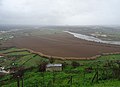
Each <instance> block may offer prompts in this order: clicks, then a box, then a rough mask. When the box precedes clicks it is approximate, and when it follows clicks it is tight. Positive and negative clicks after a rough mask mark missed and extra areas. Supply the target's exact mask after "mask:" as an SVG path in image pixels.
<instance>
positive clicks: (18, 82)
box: [17, 76, 20, 87]
mask: <svg viewBox="0 0 120 87" xmlns="http://www.w3.org/2000/svg"><path fill="white" fill-rule="evenodd" d="M17 87H20V77H19V76H17Z"/></svg>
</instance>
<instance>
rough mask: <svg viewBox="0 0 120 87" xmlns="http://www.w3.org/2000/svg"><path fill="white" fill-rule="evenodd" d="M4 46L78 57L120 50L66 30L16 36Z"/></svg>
mask: <svg viewBox="0 0 120 87" xmlns="http://www.w3.org/2000/svg"><path fill="white" fill-rule="evenodd" d="M3 46H16V47H18V48H27V49H31V50H33V51H36V52H40V53H43V54H45V55H49V56H58V57H76V58H81V57H92V56H95V55H100V54H102V53H113V52H120V46H117V45H110V44H102V43H96V42H90V41H86V40H82V39H78V38H76V37H74V36H73V35H70V34H68V33H65V32H62V33H55V34H48V35H39V36H24V37H16V38H13V39H11V40H9V41H6V42H4V43H3Z"/></svg>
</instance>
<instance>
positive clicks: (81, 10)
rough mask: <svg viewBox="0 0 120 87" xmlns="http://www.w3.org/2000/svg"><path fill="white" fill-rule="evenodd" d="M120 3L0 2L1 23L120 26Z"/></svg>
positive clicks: (117, 0) (98, 0)
mask: <svg viewBox="0 0 120 87" xmlns="http://www.w3.org/2000/svg"><path fill="white" fill-rule="evenodd" d="M119 3H120V0H0V23H1V24H4V23H7V24H11V23H12V24H14V23H17V24H42V25H54V24H55V25H57V24H61V25H64V24H68V25H84V24H86V25H89V24H120V20H119V19H120V16H119V15H120V12H119V8H120V5H119Z"/></svg>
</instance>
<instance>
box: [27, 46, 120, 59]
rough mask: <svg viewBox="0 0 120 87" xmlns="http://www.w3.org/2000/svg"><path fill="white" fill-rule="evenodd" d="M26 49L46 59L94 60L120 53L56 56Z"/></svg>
mask: <svg viewBox="0 0 120 87" xmlns="http://www.w3.org/2000/svg"><path fill="white" fill-rule="evenodd" d="M26 50H27V51H29V52H30V53H34V54H38V55H40V56H41V57H44V58H47V59H51V58H52V59H59V60H95V59H97V58H98V57H101V56H107V55H114V54H120V52H113V53H102V54H99V55H95V56H92V57H58V56H50V55H46V54H43V53H41V52H36V51H34V50H31V49H27V48H26Z"/></svg>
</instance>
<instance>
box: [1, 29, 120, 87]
mask: <svg viewBox="0 0 120 87" xmlns="http://www.w3.org/2000/svg"><path fill="white" fill-rule="evenodd" d="M15 28H16V27H15ZM19 28H20V27H19ZM22 28H23V29H22V30H21V29H20V30H17V31H16V30H15V31H14V30H12V31H10V32H7V33H3V34H0V35H1V37H2V38H4V39H1V40H0V55H3V56H1V57H0V66H3V67H5V70H11V71H14V73H11V74H4V75H3V74H0V86H1V87H17V85H18V81H20V83H21V84H20V85H22V82H23V84H24V87H119V86H120V76H119V73H120V54H119V52H120V46H119V45H112V44H103V43H96V42H91V41H86V40H82V39H78V38H75V37H73V35H70V34H68V33H65V32H63V31H64V30H70V31H73V32H77V33H81V34H85V35H90V34H91V33H93V32H96V31H97V30H94V31H93V32H92V31H90V30H89V31H88V30H86V31H84V30H85V29H86V27H40V28H39V27H37V28H34V27H22ZM24 28H25V30H24ZM72 28H74V29H72ZM78 28H83V30H81V31H83V32H80V29H78ZM78 30H79V31H78ZM87 31H88V32H87ZM98 31H99V32H101V31H102V30H101V31H100V30H98ZM103 31H104V30H103ZM114 32H115V31H114ZM111 33H113V32H111ZM103 34H106V33H103ZM107 34H110V31H109V32H107ZM110 35H111V36H113V38H114V35H116V37H117V38H116V39H111V40H117V41H119V32H117V34H110ZM11 36H14V37H13V38H9V37H11ZM99 38H101V37H99ZM102 39H105V40H106V39H107V40H108V39H110V37H108V38H102ZM115 52H117V53H116V54H114V53H115ZM104 53H106V54H107V53H108V54H107V55H104ZM110 53H111V54H110ZM96 55H100V56H96ZM93 56H96V57H95V58H92V59H90V57H93ZM49 63H53V64H57V63H60V64H62V65H63V67H62V68H63V70H62V71H61V72H48V71H45V70H44V69H43V68H44V65H45V64H49ZM41 67H42V69H41ZM19 73H21V75H22V76H21V77H20V78H18V77H16V76H18V75H17V74H19Z"/></svg>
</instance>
